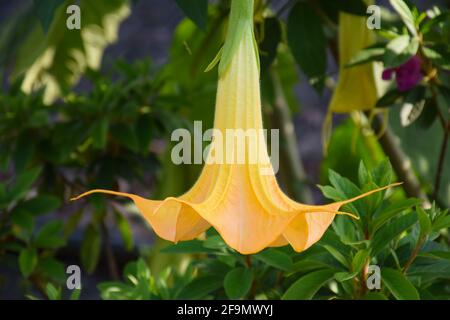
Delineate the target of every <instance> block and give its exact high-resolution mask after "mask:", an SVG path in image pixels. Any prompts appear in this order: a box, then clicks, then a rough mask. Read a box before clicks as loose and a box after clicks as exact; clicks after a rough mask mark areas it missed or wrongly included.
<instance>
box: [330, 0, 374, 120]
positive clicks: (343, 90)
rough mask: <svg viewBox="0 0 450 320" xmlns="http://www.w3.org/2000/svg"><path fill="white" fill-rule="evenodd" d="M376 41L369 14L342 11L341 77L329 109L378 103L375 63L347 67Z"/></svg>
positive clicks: (341, 110) (351, 108)
mask: <svg viewBox="0 0 450 320" xmlns="http://www.w3.org/2000/svg"><path fill="white" fill-rule="evenodd" d="M366 2H367V1H366ZM374 41H375V35H374V33H373V31H372V30H370V29H369V28H368V27H367V25H366V17H359V16H355V15H351V14H347V13H340V14H339V79H338V83H337V86H336V89H335V90H334V93H333V96H332V98H331V103H330V108H329V111H330V112H336V113H346V112H352V111H360V110H363V111H366V110H370V109H373V108H374V107H375V104H376V102H377V97H378V92H377V85H376V82H375V68H376V66H375V64H374V63H367V64H363V65H359V66H354V67H346V65H347V64H348V63H349V62H350V60H351V59H352V58H353V57H354V56H355V54H357V53H358V52H359V51H361V50H362V49H364V48H366V47H368V46H370V45H372V44H374Z"/></svg>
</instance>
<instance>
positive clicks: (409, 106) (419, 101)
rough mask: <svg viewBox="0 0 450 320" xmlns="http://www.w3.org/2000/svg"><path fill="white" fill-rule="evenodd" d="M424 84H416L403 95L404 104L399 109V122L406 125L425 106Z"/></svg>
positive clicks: (415, 117) (413, 119)
mask: <svg viewBox="0 0 450 320" xmlns="http://www.w3.org/2000/svg"><path fill="white" fill-rule="evenodd" d="M426 91H427V90H426V88H425V86H416V87H415V88H414V89H412V90H410V91H409V92H408V93H407V95H406V96H405V100H404V102H405V103H404V104H403V106H402V109H401V111H400V120H401V124H402V125H403V126H404V127H406V126H409V125H410V124H412V123H413V122H414V121H416V120H417V119H418V118H419V117H420V115H421V114H422V111H423V109H424V107H425V95H426Z"/></svg>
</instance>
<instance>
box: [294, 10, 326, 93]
mask: <svg viewBox="0 0 450 320" xmlns="http://www.w3.org/2000/svg"><path fill="white" fill-rule="evenodd" d="M287 28H288V30H287V39H288V44H289V47H290V48H291V51H292V54H293V56H294V58H295V60H296V61H297V63H298V64H299V66H300V68H301V69H302V70H303V72H304V73H305V74H306V76H307V77H308V78H309V80H310V82H311V83H312V84H313V85H314V86H315V87H316V88H318V89H319V90H321V88H322V86H323V80H324V75H325V71H326V68H327V55H326V39H325V35H324V31H323V28H322V23H321V22H320V18H319V17H318V16H317V15H316V13H315V11H314V10H313V9H312V8H311V7H310V5H309V4H308V3H305V2H297V4H296V5H295V6H294V7H293V8H292V10H291V12H290V14H289V17H288V24H287Z"/></svg>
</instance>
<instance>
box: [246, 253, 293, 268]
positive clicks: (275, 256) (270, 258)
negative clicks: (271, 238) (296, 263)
mask: <svg viewBox="0 0 450 320" xmlns="http://www.w3.org/2000/svg"><path fill="white" fill-rule="evenodd" d="M253 257H254V258H255V259H258V260H260V261H262V262H264V263H265V264H267V265H269V266H272V267H274V268H277V269H280V270H284V271H289V270H291V269H292V267H293V263H292V259H291V257H290V256H289V255H288V254H287V253H284V252H283V251H280V250H277V249H273V248H269V249H266V250H264V251H262V252H260V253H258V254H255V255H254V256H253Z"/></svg>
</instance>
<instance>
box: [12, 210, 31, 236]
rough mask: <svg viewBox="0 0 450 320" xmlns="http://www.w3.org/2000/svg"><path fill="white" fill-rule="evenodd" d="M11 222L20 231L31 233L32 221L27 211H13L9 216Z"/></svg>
mask: <svg viewBox="0 0 450 320" xmlns="http://www.w3.org/2000/svg"><path fill="white" fill-rule="evenodd" d="M11 220H12V222H13V223H14V224H15V225H17V226H19V227H20V228H21V229H24V230H27V231H28V232H31V231H32V230H33V227H34V219H33V216H32V215H31V214H30V213H29V212H27V211H23V210H14V212H13V214H12V216H11Z"/></svg>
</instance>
